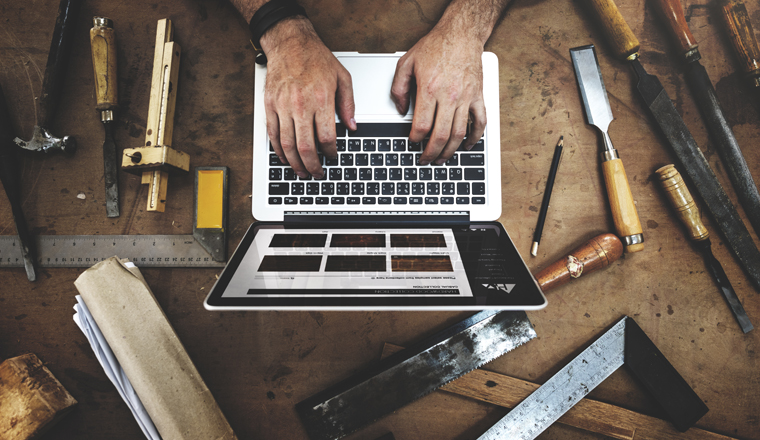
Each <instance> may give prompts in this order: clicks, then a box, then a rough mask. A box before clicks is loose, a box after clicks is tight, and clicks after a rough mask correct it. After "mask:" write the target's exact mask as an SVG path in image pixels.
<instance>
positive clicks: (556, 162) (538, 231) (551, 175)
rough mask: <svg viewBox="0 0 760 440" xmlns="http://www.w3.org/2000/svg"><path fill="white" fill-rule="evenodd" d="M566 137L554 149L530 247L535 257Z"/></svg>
mask: <svg viewBox="0 0 760 440" xmlns="http://www.w3.org/2000/svg"><path fill="white" fill-rule="evenodd" d="M563 139H564V136H560V137H559V142H558V143H557V146H556V147H554V158H553V159H552V167H551V168H550V169H549V178H548V179H546V189H545V190H544V200H543V201H542V202H541V211H539V213H538V224H537V225H536V232H535V233H534V234H533V245H532V246H531V247H530V254H531V255H533V256H534V257H535V256H536V255H538V243H539V242H540V241H541V233H543V231H544V222H545V221H546V211H547V210H548V209H549V200H550V199H551V198H552V188H554V178H555V177H557V170H558V169H559V160H560V158H561V157H562V146H563V144H564V142H563Z"/></svg>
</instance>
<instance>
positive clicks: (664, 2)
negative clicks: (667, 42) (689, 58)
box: [652, 0, 699, 55]
mask: <svg viewBox="0 0 760 440" xmlns="http://www.w3.org/2000/svg"><path fill="white" fill-rule="evenodd" d="M652 3H653V5H654V9H655V10H656V11H657V12H658V13H659V14H660V17H662V19H663V20H664V21H665V24H667V27H668V32H670V35H671V36H672V37H673V41H675V43H676V45H677V46H678V50H679V51H681V55H687V54H688V53H690V52H691V51H693V50H694V49H696V48H697V46H699V45H698V44H697V40H696V39H695V38H694V35H692V34H691V31H690V30H689V25H688V24H686V17H684V15H683V6H681V1H680V0H654V1H653V2H652Z"/></svg>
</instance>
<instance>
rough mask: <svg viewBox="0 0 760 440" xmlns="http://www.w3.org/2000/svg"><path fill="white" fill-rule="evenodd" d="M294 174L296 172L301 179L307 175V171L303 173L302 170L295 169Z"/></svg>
mask: <svg viewBox="0 0 760 440" xmlns="http://www.w3.org/2000/svg"><path fill="white" fill-rule="evenodd" d="M296 174H298V177H300V178H302V179H305V178H307V177H309V174H308V173H304V172H303V171H297V172H296Z"/></svg>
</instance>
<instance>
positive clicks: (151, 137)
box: [121, 19, 190, 212]
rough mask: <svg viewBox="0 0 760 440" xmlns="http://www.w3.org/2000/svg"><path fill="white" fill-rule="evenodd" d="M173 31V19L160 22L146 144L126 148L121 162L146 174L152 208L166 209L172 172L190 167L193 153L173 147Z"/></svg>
mask: <svg viewBox="0 0 760 440" xmlns="http://www.w3.org/2000/svg"><path fill="white" fill-rule="evenodd" d="M173 33H174V28H173V26H172V22H171V20H169V19H162V20H159V21H158V30H157V31H156V52H155V54H154V56H153V79H152V81H151V85H150V104H149V108H148V122H147V124H146V125H145V146H144V147H139V148H125V149H124V155H123V157H122V161H121V168H122V169H123V170H124V171H127V172H129V173H132V174H138V175H142V183H143V184H148V207H147V210H148V211H158V212H164V209H165V208H166V188H167V186H168V182H169V171H176V170H182V171H188V170H189V169H190V156H188V155H187V153H183V152H181V151H178V150H176V149H174V148H172V147H171V144H172V132H173V129H174V107H175V103H176V101H177V78H178V76H179V55H180V52H181V48H180V46H179V45H178V44H177V43H175V42H174V41H172V38H173Z"/></svg>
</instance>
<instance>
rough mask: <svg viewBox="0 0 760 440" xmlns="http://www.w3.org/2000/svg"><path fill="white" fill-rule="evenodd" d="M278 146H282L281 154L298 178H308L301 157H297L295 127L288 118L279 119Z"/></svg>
mask: <svg viewBox="0 0 760 440" xmlns="http://www.w3.org/2000/svg"><path fill="white" fill-rule="evenodd" d="M280 145H282V152H283V154H284V155H285V158H286V159H287V163H289V164H290V166H291V167H292V168H293V171H295V172H296V174H298V177H302V178H306V177H308V175H309V173H308V172H307V171H306V168H305V167H304V165H303V162H302V161H301V157H300V156H299V155H298V149H297V147H296V132H295V127H294V125H293V120H292V119H290V118H287V119H285V118H283V119H280Z"/></svg>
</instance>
